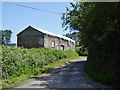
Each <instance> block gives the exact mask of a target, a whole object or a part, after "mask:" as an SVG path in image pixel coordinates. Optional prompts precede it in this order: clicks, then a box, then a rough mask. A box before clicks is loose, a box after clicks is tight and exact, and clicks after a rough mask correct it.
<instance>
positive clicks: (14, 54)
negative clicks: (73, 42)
mask: <svg viewBox="0 0 120 90" xmlns="http://www.w3.org/2000/svg"><path fill="white" fill-rule="evenodd" d="M2 49H3V50H2V52H3V55H2V58H3V59H2V66H3V67H2V81H3V83H2V86H3V88H12V87H14V86H16V85H17V84H19V83H21V82H23V81H25V80H28V78H29V77H31V76H38V75H40V74H42V73H45V72H48V71H49V70H50V69H52V68H56V66H58V65H62V64H64V63H65V62H67V61H68V60H71V59H75V58H80V57H79V56H78V54H77V53H76V52H73V51H72V50H68V51H61V50H53V49H47V48H37V49H36V48H32V49H25V48H20V47H19V48H9V47H5V46H2Z"/></svg>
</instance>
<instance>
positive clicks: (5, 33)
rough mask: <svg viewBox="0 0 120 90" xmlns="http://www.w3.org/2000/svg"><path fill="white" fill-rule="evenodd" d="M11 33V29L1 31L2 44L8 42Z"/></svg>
mask: <svg viewBox="0 0 120 90" xmlns="http://www.w3.org/2000/svg"><path fill="white" fill-rule="evenodd" d="M11 35H12V31H11V30H4V31H2V43H3V44H8V43H9V42H10V39H11Z"/></svg>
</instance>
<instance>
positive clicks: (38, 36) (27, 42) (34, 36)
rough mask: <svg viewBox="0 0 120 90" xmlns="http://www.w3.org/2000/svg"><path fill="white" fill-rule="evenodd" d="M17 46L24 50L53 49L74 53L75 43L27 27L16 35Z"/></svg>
mask: <svg viewBox="0 0 120 90" xmlns="http://www.w3.org/2000/svg"><path fill="white" fill-rule="evenodd" d="M17 46H18V47H21V46H23V47H25V48H39V47H45V48H54V49H57V50H58V49H60V50H69V49H72V50H73V51H75V41H74V40H72V39H70V38H68V37H66V36H62V35H59V34H55V33H51V32H48V31H45V30H42V29H39V28H36V27H33V26H28V27H27V28H25V29H24V30H22V31H21V32H20V33H18V34H17Z"/></svg>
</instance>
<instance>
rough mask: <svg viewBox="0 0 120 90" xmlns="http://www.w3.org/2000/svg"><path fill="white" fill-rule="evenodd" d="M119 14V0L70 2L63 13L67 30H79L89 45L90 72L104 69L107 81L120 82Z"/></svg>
mask: <svg viewBox="0 0 120 90" xmlns="http://www.w3.org/2000/svg"><path fill="white" fill-rule="evenodd" d="M119 16H120V3H119V2H118V3H117V2H111V3H110V2H109V3H108V2H107V3H105V2H101V3H100V2H99V3H98V2H96V3H95V2H94V3H90V2H77V3H74V4H73V3H70V7H69V8H68V7H67V8H66V13H63V16H62V20H63V24H62V25H63V27H64V28H65V30H66V29H67V28H69V29H70V30H73V31H76V30H77V31H79V33H78V38H79V39H80V40H81V42H82V44H83V45H84V46H86V47H88V61H87V67H89V71H91V72H92V74H91V76H94V75H99V74H100V73H101V74H102V75H103V77H104V78H105V77H106V78H107V79H106V81H105V83H112V84H115V83H117V82H119V85H120V79H119V78H120V73H119V69H120V66H119V64H120V53H119V51H120V23H119V21H120V17H119ZM113 73H114V74H113ZM105 74H106V76H104V75H105ZM107 75H109V76H108V77H107ZM110 75H111V76H110ZM96 77H97V76H96ZM103 77H102V78H103ZM114 77H116V78H114ZM97 78H98V77H97ZM99 80H100V79H99Z"/></svg>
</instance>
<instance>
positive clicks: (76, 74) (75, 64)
mask: <svg viewBox="0 0 120 90" xmlns="http://www.w3.org/2000/svg"><path fill="white" fill-rule="evenodd" d="M85 62H86V58H79V59H75V60H71V61H70V63H69V64H66V65H64V66H62V67H60V68H57V69H56V70H52V71H50V72H49V73H48V74H46V75H45V76H44V77H35V78H34V80H32V81H31V82H28V83H26V84H24V85H22V86H19V87H16V88H108V86H106V85H102V84H100V83H98V82H95V81H93V80H92V79H91V78H89V77H88V76H87V75H86V73H85V72H84V63H85Z"/></svg>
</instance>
